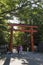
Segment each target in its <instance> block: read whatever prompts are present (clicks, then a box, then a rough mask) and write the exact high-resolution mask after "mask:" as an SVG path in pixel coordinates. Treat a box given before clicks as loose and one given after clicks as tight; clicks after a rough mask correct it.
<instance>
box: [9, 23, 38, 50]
mask: <svg viewBox="0 0 43 65" xmlns="http://www.w3.org/2000/svg"><path fill="white" fill-rule="evenodd" d="M8 25H10V26H11V29H10V30H11V31H10V32H11V35H10V47H9V50H10V51H12V38H13V30H14V31H21V32H29V33H30V35H31V49H32V51H34V38H33V33H34V32H37V30H33V28H38V27H37V26H29V25H26V24H12V23H10V24H8ZM13 26H20V27H22V28H23V29H14V28H13ZM25 27H28V28H30V29H29V30H25V29H24V28H25Z"/></svg>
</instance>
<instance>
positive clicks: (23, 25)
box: [8, 23, 38, 28]
mask: <svg viewBox="0 0 43 65" xmlns="http://www.w3.org/2000/svg"><path fill="white" fill-rule="evenodd" d="M8 25H10V26H20V27H30V28H38V27H37V26H29V24H14V23H9V24H8Z"/></svg>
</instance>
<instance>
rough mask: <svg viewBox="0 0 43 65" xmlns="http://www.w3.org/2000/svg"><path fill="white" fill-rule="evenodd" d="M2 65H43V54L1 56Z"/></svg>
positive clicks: (0, 63) (0, 62)
mask: <svg viewBox="0 0 43 65" xmlns="http://www.w3.org/2000/svg"><path fill="white" fill-rule="evenodd" d="M0 65H43V54H39V53H32V52H22V54H17V53H12V54H3V55H2V56H1V55H0Z"/></svg>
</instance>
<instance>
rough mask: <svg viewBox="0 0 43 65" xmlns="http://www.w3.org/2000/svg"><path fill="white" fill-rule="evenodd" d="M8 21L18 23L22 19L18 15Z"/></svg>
mask: <svg viewBox="0 0 43 65" xmlns="http://www.w3.org/2000/svg"><path fill="white" fill-rule="evenodd" d="M8 22H10V23H17V24H18V23H19V22H20V21H19V20H18V18H17V17H15V16H13V20H8Z"/></svg>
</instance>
